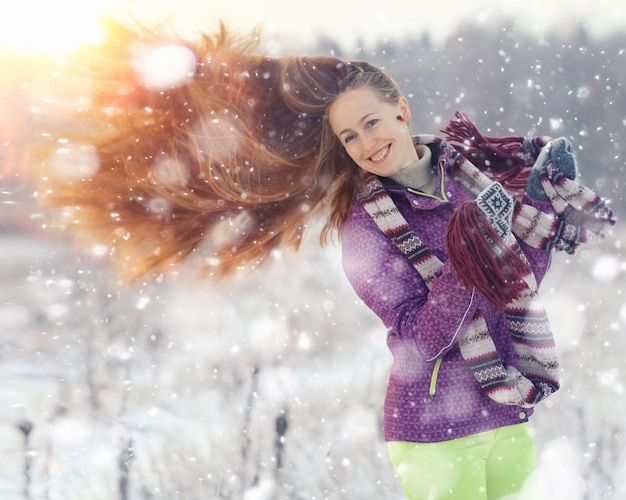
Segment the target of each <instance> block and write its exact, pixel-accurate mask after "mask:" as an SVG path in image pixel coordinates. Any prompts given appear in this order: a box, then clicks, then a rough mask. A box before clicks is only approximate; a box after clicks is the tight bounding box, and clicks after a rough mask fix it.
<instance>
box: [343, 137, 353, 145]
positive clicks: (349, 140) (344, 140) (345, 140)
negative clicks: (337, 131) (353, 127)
mask: <svg viewBox="0 0 626 500" xmlns="http://www.w3.org/2000/svg"><path fill="white" fill-rule="evenodd" d="M354 138H355V136H354V135H347V136H345V137H344V138H343V142H344V143H345V144H348V143H349V142H351V141H353V140H354Z"/></svg>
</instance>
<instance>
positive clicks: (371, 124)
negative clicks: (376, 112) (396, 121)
mask: <svg viewBox="0 0 626 500" xmlns="http://www.w3.org/2000/svg"><path fill="white" fill-rule="evenodd" d="M379 121H380V120H379V119H378V118H373V119H372V120H369V121H368V122H367V123H366V124H365V128H371V127H373V126H374V125H376V124H377V123H378V122H379Z"/></svg>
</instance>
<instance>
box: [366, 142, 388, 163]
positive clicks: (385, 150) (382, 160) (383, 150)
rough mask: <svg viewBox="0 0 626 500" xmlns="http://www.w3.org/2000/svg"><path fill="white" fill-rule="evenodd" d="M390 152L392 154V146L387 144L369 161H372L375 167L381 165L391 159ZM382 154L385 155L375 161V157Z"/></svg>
mask: <svg viewBox="0 0 626 500" xmlns="http://www.w3.org/2000/svg"><path fill="white" fill-rule="evenodd" d="M390 152H391V144H387V145H386V146H385V147H384V148H381V149H379V150H378V151H376V152H375V153H374V154H373V155H372V156H370V157H369V158H368V160H369V161H371V162H372V163H373V164H374V165H380V164H381V163H382V162H384V161H385V160H386V159H387V158H388V157H389V153H390ZM382 153H384V154H383V156H382V157H381V158H380V159H378V160H374V157H376V156H379V155H381V154H382Z"/></svg>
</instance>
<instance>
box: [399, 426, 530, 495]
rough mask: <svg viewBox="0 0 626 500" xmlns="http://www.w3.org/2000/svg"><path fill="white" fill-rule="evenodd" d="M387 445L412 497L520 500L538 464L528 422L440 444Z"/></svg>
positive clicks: (401, 443) (401, 442)
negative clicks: (525, 485) (507, 499)
mask: <svg viewBox="0 0 626 500" xmlns="http://www.w3.org/2000/svg"><path fill="white" fill-rule="evenodd" d="M387 445H388V449H389V456H390V458H391V463H392V464H393V468H394V470H395V472H396V476H397V477H398V480H399V481H400V484H401V485H402V489H403V490H404V493H405V495H406V498H407V500H440V499H447V500H452V499H459V500H485V499H488V500H495V499H501V498H506V497H507V495H511V497H509V498H511V499H517V498H520V496H519V495H518V494H519V493H520V492H521V491H522V488H523V487H524V483H525V482H526V481H527V480H528V479H529V478H530V477H531V476H532V473H533V471H534V470H535V469H536V466H537V458H536V452H535V444H534V441H533V438H532V436H531V435H530V433H529V432H528V424H527V423H522V424H517V425H512V426H509V427H502V428H500V429H496V430H493V431H489V432H482V433H480V434H474V435H472V436H467V437H463V438H459V439H453V440H451V441H443V442H440V443H408V442H405V441H391V442H389V443H387ZM524 498H528V497H527V496H526V495H524Z"/></svg>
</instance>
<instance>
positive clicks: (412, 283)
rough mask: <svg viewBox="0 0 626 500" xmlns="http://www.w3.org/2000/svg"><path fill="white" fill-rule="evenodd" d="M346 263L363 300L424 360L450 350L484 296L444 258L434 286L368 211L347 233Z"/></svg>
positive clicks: (353, 221)
mask: <svg viewBox="0 0 626 500" xmlns="http://www.w3.org/2000/svg"><path fill="white" fill-rule="evenodd" d="M342 248H343V266H344V270H345V273H346V276H347V278H348V280H349V282H350V283H351V284H352V287H353V288H354V290H355V292H356V293H357V295H358V296H359V297H360V298H361V299H362V300H363V302H364V303H365V304H366V305H367V306H368V307H369V308H370V309H371V310H372V311H373V312H374V313H375V314H376V315H377V316H379V317H380V319H381V320H382V321H383V323H384V325H385V326H386V327H387V328H388V330H389V335H391V336H399V337H401V339H402V341H403V342H404V343H405V345H407V346H408V347H409V348H411V349H413V350H414V351H415V353H416V354H417V355H418V356H419V357H421V358H422V359H424V360H434V359H436V358H438V357H439V356H441V355H443V354H444V353H445V352H447V351H448V350H450V349H451V348H452V347H453V346H454V345H455V344H456V342H457V341H458V339H459V337H460V335H461V334H462V332H463V331H464V330H465V329H466V328H467V326H468V324H469V323H470V321H471V320H472V317H473V316H474V314H475V312H476V309H477V308H478V307H480V305H481V303H482V302H484V298H482V297H481V296H480V294H478V293H477V292H476V291H475V290H474V289H471V290H467V289H465V288H464V287H463V286H462V285H461V284H460V283H459V282H458V280H457V276H456V273H455V271H454V270H453V268H452V266H451V265H450V264H449V263H447V262H446V263H444V265H443V266H442V268H441V270H440V272H439V273H438V275H437V277H436V278H435V279H434V280H433V286H432V289H431V290H430V291H429V290H428V288H427V287H426V285H425V284H424V282H423V281H422V279H421V276H420V275H419V273H418V272H417V271H416V270H415V269H414V268H413V266H412V265H411V263H410V262H409V260H408V259H407V258H406V257H405V256H404V255H403V254H402V253H401V252H400V251H399V250H398V249H397V248H396V247H395V245H394V244H393V243H392V242H391V240H389V239H388V238H387V237H386V236H385V235H384V234H383V233H382V232H381V231H380V230H379V229H378V227H376V225H375V224H374V222H373V221H372V220H371V219H369V216H367V214H365V213H363V215H362V216H361V217H358V216H357V217H354V218H351V219H350V220H349V221H348V222H347V223H346V226H345V227H344V231H343V234H342Z"/></svg>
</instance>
